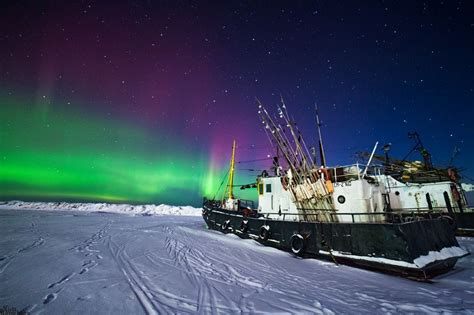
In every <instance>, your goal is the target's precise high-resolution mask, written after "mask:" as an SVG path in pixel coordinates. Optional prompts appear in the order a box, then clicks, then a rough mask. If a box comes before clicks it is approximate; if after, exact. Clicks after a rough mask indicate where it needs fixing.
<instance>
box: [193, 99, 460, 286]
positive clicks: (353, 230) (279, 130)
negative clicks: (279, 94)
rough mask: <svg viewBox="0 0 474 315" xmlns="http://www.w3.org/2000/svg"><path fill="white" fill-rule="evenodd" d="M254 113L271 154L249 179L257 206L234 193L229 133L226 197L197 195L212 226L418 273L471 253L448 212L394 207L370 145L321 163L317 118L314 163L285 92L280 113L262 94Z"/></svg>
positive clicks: (299, 251) (300, 251)
mask: <svg viewBox="0 0 474 315" xmlns="http://www.w3.org/2000/svg"><path fill="white" fill-rule="evenodd" d="M258 114H259V117H260V119H261V122H262V125H263V127H264V129H265V132H266V133H267V136H268V138H269V139H270V142H271V144H272V146H273V147H274V148H275V151H276V155H277V157H276V158H274V167H273V168H272V174H270V172H267V171H264V172H263V173H262V174H261V175H260V176H258V178H257V180H256V183H255V184H254V185H252V186H255V187H256V188H257V191H258V206H257V207H255V206H254V204H253V201H248V200H242V199H238V198H236V197H235V196H234V193H233V177H234V164H235V141H234V144H233V148H232V159H231V165H230V172H229V174H230V175H229V182H228V185H227V187H228V189H227V192H226V196H225V198H223V199H221V200H208V199H205V200H204V202H203V211H202V216H203V218H204V220H205V222H206V224H207V226H208V227H209V228H210V229H214V230H219V231H222V232H224V233H234V234H236V235H238V236H240V237H242V238H252V239H255V240H257V241H259V242H261V243H263V244H265V245H269V246H273V247H277V248H280V249H283V250H288V251H291V252H292V253H293V254H295V255H298V256H304V257H317V258H324V259H329V260H332V261H334V262H335V263H343V264H349V265H355V266H358V267H363V268H369V269H376V270H379V271H385V272H389V273H396V274H399V275H403V276H407V277H413V278H416V279H429V278H431V277H433V276H435V275H437V274H441V273H444V272H447V271H449V270H450V269H452V268H453V267H454V265H455V263H456V261H457V260H458V259H459V258H461V257H463V256H465V255H468V254H469V253H468V252H467V251H465V250H464V249H462V248H461V247H460V246H459V244H458V242H457V240H456V238H455V234H454V231H453V228H452V225H451V222H450V221H449V219H448V218H446V216H444V215H441V214H440V215H437V216H436V217H429V216H420V215H417V214H416V213H413V212H412V211H409V210H408V211H403V210H401V209H397V210H396V211H395V210H394V208H393V207H392V206H391V204H392V203H391V201H390V198H391V191H390V190H389V189H387V185H385V182H383V179H382V178H380V177H377V176H375V174H374V170H373V169H372V168H371V167H370V163H371V161H372V158H373V155H374V152H375V148H374V151H373V152H372V154H371V158H369V161H368V163H367V165H360V164H354V165H348V166H344V167H334V168H329V167H326V161H325V157H324V149H323V146H322V140H321V133H320V130H319V126H320V124H319V118H318V131H319V137H320V142H319V146H320V151H321V165H317V164H316V162H315V160H314V159H312V158H311V154H310V152H309V150H308V148H307V146H306V143H305V141H304V139H303V137H302V134H301V132H300V131H299V130H298V128H297V126H296V124H295V123H294V122H293V121H292V120H291V119H290V116H289V115H288V112H287V108H286V105H285V104H284V103H283V100H282V104H281V106H280V107H279V108H278V116H277V117H278V118H272V115H270V114H269V113H268V111H267V110H266V108H265V107H264V106H263V105H262V104H261V103H260V102H258ZM278 156H281V157H282V158H281V159H279V158H278ZM440 213H441V212H440Z"/></svg>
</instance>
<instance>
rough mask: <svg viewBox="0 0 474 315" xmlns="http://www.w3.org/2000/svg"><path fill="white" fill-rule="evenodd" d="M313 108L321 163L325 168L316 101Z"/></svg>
mask: <svg viewBox="0 0 474 315" xmlns="http://www.w3.org/2000/svg"><path fill="white" fill-rule="evenodd" d="M314 109H315V110H316V126H317V127H318V136H319V153H320V154H321V165H322V166H323V167H324V168H325V167H326V155H325V154H324V147H323V137H322V136H321V123H320V122H319V112H318V103H314Z"/></svg>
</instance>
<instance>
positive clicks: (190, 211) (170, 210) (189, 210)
mask: <svg viewBox="0 0 474 315" xmlns="http://www.w3.org/2000/svg"><path fill="white" fill-rule="evenodd" d="M0 209H18V210H50V211H54V210H60V211H68V210H73V211H86V212H94V211H101V212H111V213H125V214H138V215H186V216H201V210H202V209H201V208H194V207H191V206H168V205H164V204H161V205H158V206H156V205H128V204H111V203H69V202H25V201H16V200H15V201H8V202H4V203H3V204H0Z"/></svg>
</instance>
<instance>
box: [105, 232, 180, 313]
mask: <svg viewBox="0 0 474 315" xmlns="http://www.w3.org/2000/svg"><path fill="white" fill-rule="evenodd" d="M107 244H108V247H109V250H110V252H111V253H112V256H113V258H114V260H115V262H116V263H117V265H118V266H119V268H120V270H121V271H122V274H123V275H124V277H125V279H126V280H127V282H128V284H129V285H130V288H131V289H132V291H133V293H134V294H135V296H136V297H137V299H138V301H139V302H140V305H141V306H142V307H143V310H144V311H145V312H146V313H147V314H165V313H172V310H171V309H168V308H167V307H166V306H164V305H160V304H158V303H155V302H154V301H153V298H152V294H151V293H150V290H149V289H148V288H147V287H146V285H145V284H144V283H143V281H142V280H141V278H140V275H139V274H138V273H137V272H136V270H135V269H134V268H133V266H132V264H131V263H130V257H128V256H127V255H126V252H125V245H126V243H125V244H123V245H121V246H119V245H118V244H117V243H115V242H114V240H113V239H112V237H109V241H108V242H107Z"/></svg>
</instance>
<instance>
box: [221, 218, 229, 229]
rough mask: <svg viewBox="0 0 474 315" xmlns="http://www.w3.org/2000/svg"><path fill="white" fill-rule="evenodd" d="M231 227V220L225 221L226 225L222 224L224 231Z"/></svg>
mask: <svg viewBox="0 0 474 315" xmlns="http://www.w3.org/2000/svg"><path fill="white" fill-rule="evenodd" d="M229 226H230V220H225V221H224V223H222V229H223V230H224V231H225V230H227V229H228V228H229Z"/></svg>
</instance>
